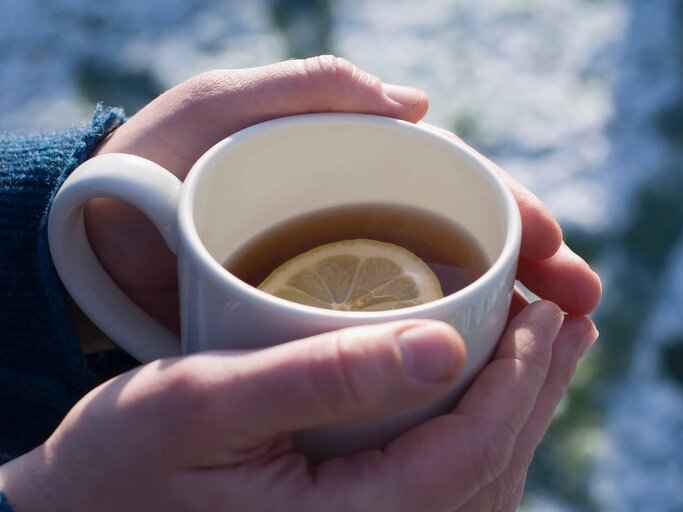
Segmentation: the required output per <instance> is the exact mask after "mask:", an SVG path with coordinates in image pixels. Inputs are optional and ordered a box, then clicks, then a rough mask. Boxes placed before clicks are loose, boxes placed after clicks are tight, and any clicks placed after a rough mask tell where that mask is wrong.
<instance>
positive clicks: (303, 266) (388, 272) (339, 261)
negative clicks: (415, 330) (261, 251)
mask: <svg viewBox="0 0 683 512" xmlns="http://www.w3.org/2000/svg"><path fill="white" fill-rule="evenodd" d="M258 288H259V290H262V291H264V292H266V293H270V294H271V295H275V296H276V297H280V298H282V299H286V300H289V301H292V302H297V303H299V304H306V305H308V306H314V307H319V308H324V309H333V310H338V311H384V310H389V309H399V308H405V307H409V306H416V305H419V304H424V303H426V302H430V301H433V300H436V299H439V298H441V297H443V292H442V291H441V285H440V284H439V280H438V279H437V277H436V275H435V274H434V272H432V270H431V269H430V268H429V266H428V265H427V264H426V263H425V262H424V261H422V260H421V259H420V258H418V257H417V256H415V254H413V253H412V252H410V251H408V250H407V249H404V248H403V247H400V246H398V245H396V244H390V243H386V242H379V241H377V240H369V239H366V238H358V239H354V240H342V241H340V242H333V243H330V244H325V245H321V246H319V247H316V248H314V249H311V250H310V251H306V252H304V253H302V254H299V255H298V256H295V257H294V258H292V259H291V260H288V261H286V262H285V263H283V264H282V265H280V266H279V267H278V268H276V269H275V270H274V271H273V272H272V273H271V274H270V275H269V276H268V277H267V278H266V279H265V280H264V281H263V282H262V283H261V284H260V285H259V287H258Z"/></svg>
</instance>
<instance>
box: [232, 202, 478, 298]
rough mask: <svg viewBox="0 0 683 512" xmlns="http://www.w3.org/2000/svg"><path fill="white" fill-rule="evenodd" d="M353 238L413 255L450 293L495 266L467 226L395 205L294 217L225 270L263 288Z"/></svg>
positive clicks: (252, 243)
mask: <svg viewBox="0 0 683 512" xmlns="http://www.w3.org/2000/svg"><path fill="white" fill-rule="evenodd" d="M353 238H370V239H372V240H379V241H381V242H390V243H393V244H396V245H400V246H401V247H404V248H406V249H408V250H409V251H411V252H413V253H414V254H416V255H417V256H418V257H420V258H421V259H422V260H423V261H424V262H426V263H427V265H429V267H430V268H431V269H432V271H433V272H434V273H435V274H436V276H437V278H438V279H439V282H440V283H441V289H442V291H443V293H444V295H448V294H451V293H454V292H456V291H458V290H461V289H462V288H464V287H466V286H467V285H469V284H471V283H472V282H474V281H475V280H476V279H478V278H479V277H481V276H482V275H483V274H484V272H486V270H487V269H488V267H489V262H488V260H487V258H486V256H485V254H484V251H483V250H482V248H481V247H480V246H479V244H478V243H477V242H476V241H475V240H474V238H473V237H472V235H470V234H469V233H468V232H467V231H466V230H465V229H463V228H462V227H461V226H459V225H457V224H456V223H454V222H453V221H451V220H449V219H447V218H445V217H442V216H440V215H436V214H434V213H431V212H428V211H426V210H421V209H418V208H413V207H406V206H399V205H391V204H356V205H348V206H340V207H334V208H327V209H324V210H318V211H315V212H312V213H308V214H305V215H301V216H299V217H295V218H292V219H290V220H287V221H285V222H282V223H280V224H276V225H274V226H273V227H271V228H270V229H268V230H266V231H265V232H263V233H261V234H258V235H257V236H255V237H254V238H253V239H251V240H249V241H248V242H247V243H246V244H245V245H244V246H243V247H242V248H241V249H240V250H239V251H238V252H237V253H236V254H234V255H233V256H232V257H231V258H230V259H228V261H226V262H225V265H224V266H225V268H227V269H228V270H229V271H230V272H232V273H233V274H234V275H235V276H237V277H239V278H240V279H241V280H243V281H245V282H247V283H249V284H250V285H252V286H258V285H259V284H261V282H262V281H263V280H264V279H265V278H266V277H268V275H269V274H270V273H271V272H272V271H273V270H275V269H276V268H277V267H279V266H280V265H282V264H283V263H284V262H286V261H287V260H289V259H291V258H293V257H294V256H297V255H298V254H301V253H303V252H306V251H308V250H310V249H313V248H315V247H318V246H319V245H322V244H327V243H330V242H338V241H340V240H348V239H353Z"/></svg>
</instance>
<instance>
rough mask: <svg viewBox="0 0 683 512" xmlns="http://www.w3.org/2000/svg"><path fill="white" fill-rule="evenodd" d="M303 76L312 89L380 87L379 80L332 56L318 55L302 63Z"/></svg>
mask: <svg viewBox="0 0 683 512" xmlns="http://www.w3.org/2000/svg"><path fill="white" fill-rule="evenodd" d="M303 68H304V74H305V76H306V79H307V81H308V83H309V85H310V86H311V88H313V89H322V90H325V91H328V92H333V91H344V90H346V89H348V88H350V87H353V86H354V85H356V84H360V85H362V86H369V87H381V82H380V80H379V79H378V78H377V77H375V76H373V75H370V74H369V73H366V72H364V71H362V70H361V69H359V68H357V67H356V66H355V65H353V64H352V63H351V62H349V61H348V60H346V59H344V58H342V57H336V56H334V55H319V56H316V57H310V58H308V59H305V60H304V61H303Z"/></svg>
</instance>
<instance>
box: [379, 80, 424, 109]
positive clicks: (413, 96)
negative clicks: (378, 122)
mask: <svg viewBox="0 0 683 512" xmlns="http://www.w3.org/2000/svg"><path fill="white" fill-rule="evenodd" d="M382 88H383V89H384V94H386V95H387V96H389V98H391V99H392V100H394V101H395V102H397V103H400V104H401V105H405V106H406V107H412V106H413V105H416V104H417V103H418V102H419V101H420V100H421V99H422V98H423V97H424V95H425V93H424V92H423V91H421V90H419V89H414V88H412V87H406V86H405V85H395V84H382Z"/></svg>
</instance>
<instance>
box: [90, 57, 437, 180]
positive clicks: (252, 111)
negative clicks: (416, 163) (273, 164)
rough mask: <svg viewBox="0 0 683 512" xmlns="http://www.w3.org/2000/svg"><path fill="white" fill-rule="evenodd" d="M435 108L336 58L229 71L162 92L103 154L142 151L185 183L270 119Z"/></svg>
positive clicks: (413, 115) (403, 113)
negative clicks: (227, 142) (232, 139)
mask: <svg viewBox="0 0 683 512" xmlns="http://www.w3.org/2000/svg"><path fill="white" fill-rule="evenodd" d="M428 104H429V102H428V100H427V96H426V95H425V93H424V92H422V91H420V90H418V89H413V88H411V87H403V86H396V85H388V84H382V82H381V81H380V79H379V78H377V77H375V76H373V75H370V74H368V73H366V72H364V71H361V70H360V69H358V68H357V67H355V66H354V65H353V64H351V63H350V62H349V61H347V60H346V59H342V58H338V57H334V56H331V55H323V56H320V57H312V58H309V59H299V60H288V61H284V62H278V63H276V64H270V65H267V66H260V67H255V68H246V69H221V70H214V71H208V72H206V73H202V74H200V75H198V76H196V77H194V78H191V79H189V80H187V81H185V82H183V83H182V84H180V85H178V86H177V87H174V88H173V89H170V90H169V91H167V92H166V93H164V94H162V95H161V96H160V97H159V98H157V99H156V100H154V101H153V102H151V103H150V104H149V105H147V106H146V107H145V108H144V109H142V110H141V111H140V112H139V113H138V114H136V115H135V116H133V118H131V119H130V120H129V121H128V122H127V123H126V124H124V125H123V126H122V127H121V128H119V129H118V130H117V131H116V133H115V137H113V138H112V139H109V140H107V141H105V143H104V144H103V145H102V146H101V147H100V149H99V150H98V151H99V152H100V153H104V152H106V153H110V152H114V151H123V152H126V153H132V154H136V155H139V156H142V157H145V158H147V159H150V160H152V161H154V162H157V163H158V164H160V165H162V166H163V167H165V168H166V169H168V170H169V171H171V172H172V173H173V174H175V175H176V176H178V177H179V178H180V179H184V177H185V175H186V174H187V172H188V170H189V169H190V166H191V165H192V164H193V163H194V162H195V161H196V160H197V159H198V158H199V157H200V156H201V155H202V154H203V153H204V152H205V151H206V150H208V149H209V148H210V147H212V146H213V145H214V144H216V143H217V142H218V141H220V140H222V139H223V138H225V137H227V136H228V135H231V134H233V133H235V132H237V131H239V130H241V129H242V128H246V127H248V126H251V125H253V124H256V123H259V122H262V121H268V120H270V119H275V118H278V117H283V116H288V115H295V114H306V113H313V112H358V113H364V114H375V115H382V116H387V117H394V118H397V119H403V120H406V121H411V122H417V121H419V120H420V119H422V117H424V115H425V114H426V112H427V108H428ZM181 150H182V151H181ZM178 154H180V155H181V156H182V158H178Z"/></svg>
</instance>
